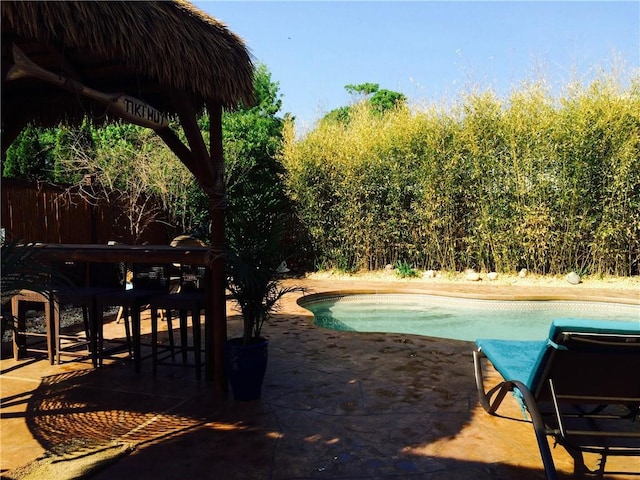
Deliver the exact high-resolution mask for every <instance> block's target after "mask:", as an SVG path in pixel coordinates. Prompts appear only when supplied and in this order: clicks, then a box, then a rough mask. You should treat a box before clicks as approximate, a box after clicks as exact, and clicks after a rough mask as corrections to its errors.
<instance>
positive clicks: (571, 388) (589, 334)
mask: <svg viewBox="0 0 640 480" xmlns="http://www.w3.org/2000/svg"><path fill="white" fill-rule="evenodd" d="M473 359H474V368H475V379H476V386H477V389H478V396H479V399H480V403H481V405H482V407H483V408H484V409H485V410H486V411H487V412H488V413H490V414H492V415H498V414H497V410H498V408H499V407H500V405H501V403H502V401H503V400H504V398H505V396H506V395H507V393H509V392H513V393H514V395H515V396H516V398H517V399H518V401H519V402H520V404H521V406H522V407H523V409H524V410H525V411H526V413H528V416H529V418H530V421H531V423H532V424H533V428H534V431H535V435H536V440H537V443H538V447H539V450H540V454H541V457H542V462H543V465H544V469H545V473H546V476H547V478H548V479H555V478H557V473H556V469H555V465H554V461H553V457H552V455H551V449H550V448H549V442H548V441H547V438H546V437H547V436H549V437H552V438H553V439H554V440H555V442H556V444H559V445H561V446H562V447H564V448H565V450H566V451H567V452H568V453H569V454H570V455H571V457H572V458H573V460H574V475H576V476H585V475H594V476H602V475H604V473H605V464H606V459H607V456H613V455H618V456H640V322H618V321H595V320H582V319H561V320H554V322H553V323H552V325H551V329H550V332H549V338H548V339H547V340H545V341H539V342H538V341H512V340H492V339H488V340H477V341H476V348H475V350H474V352H473ZM483 359H486V360H489V361H490V362H491V363H492V364H493V366H494V368H495V369H496V370H497V371H498V373H500V374H501V375H502V377H503V379H504V381H502V382H500V383H498V384H497V385H495V386H493V387H492V388H490V389H489V390H485V378H484V375H483V363H484V362H483ZM584 453H596V454H599V455H600V457H599V465H598V468H597V469H596V470H590V469H588V468H587V466H586V464H585V460H584ZM636 466H638V467H639V469H640V460H639V461H638V462H637V463H636ZM616 473H626V474H636V475H640V471H628V472H616Z"/></svg>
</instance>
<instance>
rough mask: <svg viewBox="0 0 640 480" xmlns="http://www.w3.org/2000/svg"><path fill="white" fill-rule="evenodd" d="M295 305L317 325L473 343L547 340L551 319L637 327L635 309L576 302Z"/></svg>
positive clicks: (412, 298)
mask: <svg viewBox="0 0 640 480" xmlns="http://www.w3.org/2000/svg"><path fill="white" fill-rule="evenodd" d="M300 305H301V306H302V307H304V308H306V309H308V310H310V311H311V312H312V313H313V314H314V317H315V323H316V325H319V326H321V327H325V328H331V329H334V330H350V331H356V332H390V333H410V334H417V335H426V336H430V337H442V338H451V339H456V340H466V341H474V340H476V339H477V338H500V339H520V340H539V339H544V338H547V334H548V332H549V326H550V324H551V321H552V320H553V319H554V318H586V319H594V320H624V321H629V322H640V305H623V304H616V303H599V302H575V301H504V300H477V299H462V298H453V297H443V296H434V295H415V294H362V295H337V296H330V297H322V296H320V297H312V298H311V299H309V300H306V299H302V300H301V301H300Z"/></svg>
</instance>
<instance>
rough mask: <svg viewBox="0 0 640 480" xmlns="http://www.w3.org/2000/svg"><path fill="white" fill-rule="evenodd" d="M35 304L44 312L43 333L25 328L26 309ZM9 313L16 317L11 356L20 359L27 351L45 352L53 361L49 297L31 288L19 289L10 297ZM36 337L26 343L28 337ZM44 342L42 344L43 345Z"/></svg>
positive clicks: (52, 334) (51, 361) (53, 330)
mask: <svg viewBox="0 0 640 480" xmlns="http://www.w3.org/2000/svg"><path fill="white" fill-rule="evenodd" d="M36 305H41V306H42V308H43V310H44V314H45V319H44V323H45V333H39V332H30V331H27V328H26V323H27V322H26V318H27V311H29V310H30V309H33V308H34V307H35V306H36ZM11 315H12V316H13V318H15V319H16V322H17V323H16V325H15V327H14V329H13V335H12V337H13V358H14V360H20V359H22V358H24V356H25V355H26V354H27V352H28V351H32V352H36V353H45V354H47V357H48V359H49V363H50V364H51V365H53V364H54V363H55V337H54V332H55V328H54V326H53V318H54V315H52V309H51V306H50V303H49V298H48V297H47V296H45V295H44V294H42V293H39V292H34V291H31V290H20V292H18V293H17V294H15V295H13V296H12V297H11ZM29 337H32V338H36V339H37V340H36V341H35V342H33V343H32V344H29V343H28V338H29ZM43 344H44V346H43Z"/></svg>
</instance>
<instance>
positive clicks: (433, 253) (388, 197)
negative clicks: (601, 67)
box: [282, 76, 640, 275]
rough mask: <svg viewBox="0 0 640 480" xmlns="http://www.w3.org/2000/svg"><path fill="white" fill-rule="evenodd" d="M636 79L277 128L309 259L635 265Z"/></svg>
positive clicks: (534, 88) (629, 269)
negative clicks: (300, 132)
mask: <svg viewBox="0 0 640 480" xmlns="http://www.w3.org/2000/svg"><path fill="white" fill-rule="evenodd" d="M639 85H640V80H639V79H638V78H634V79H633V80H632V81H631V83H630V85H629V86H627V87H624V88H623V87H622V86H621V85H620V82H618V81H616V80H615V78H611V77H607V76H603V77H602V78H599V79H597V80H595V81H593V82H592V83H591V84H590V85H588V86H586V87H580V86H578V85H573V86H571V87H570V88H567V89H566V90H565V92H564V93H563V94H562V96H561V98H557V99H556V98H553V97H552V96H551V94H550V93H549V91H548V90H547V89H546V88H545V85H544V83H543V82H536V83H527V84H523V85H521V86H520V87H519V88H518V89H517V90H514V91H513V92H512V93H511V94H510V95H509V96H508V98H506V99H501V98H499V97H498V96H497V95H495V94H494V93H493V92H492V91H490V90H487V91H471V92H468V93H466V94H465V95H464V96H462V97H461V98H460V99H459V101H458V102H457V103H456V104H455V105H453V107H451V108H448V109H446V110H445V109H444V108H438V107H437V106H432V107H429V108H423V109H420V110H411V109H409V108H400V109H398V110H395V111H391V112H388V113H387V114H386V115H383V116H380V115H376V114H375V113H374V112H372V111H370V109H369V108H368V107H367V105H366V104H360V105H357V106H355V107H354V108H353V109H352V112H351V115H350V120H349V122H348V123H341V122H337V121H320V122H319V123H318V125H317V127H316V128H315V129H314V130H312V131H311V132H309V133H308V134H307V135H306V136H305V137H303V138H302V139H296V138H295V134H294V133H295V132H294V129H293V126H292V125H289V126H288V128H286V129H285V145H284V149H283V155H282V161H283V164H284V165H285V167H286V170H287V176H286V177H287V187H288V189H289V193H290V195H291V198H292V199H293V200H294V201H295V204H296V206H297V209H298V215H299V217H300V219H301V222H302V224H303V225H304V226H305V227H306V228H307V233H308V235H309V238H310V239H311V242H312V244H313V249H314V252H315V261H316V263H317V265H318V266H320V267H335V268H339V269H343V270H356V269H377V268H381V267H382V266H384V265H386V264H397V263H398V262H405V263H407V264H410V265H412V266H414V267H416V268H438V269H447V270H460V269H464V268H468V267H474V268H478V269H483V270H498V271H515V270H518V269H520V268H527V269H529V270H531V271H533V272H536V273H564V272H566V271H569V270H577V271H580V272H581V273H593V274H597V273H599V274H617V275H631V274H638V266H639V264H638V262H639V256H640V88H639Z"/></svg>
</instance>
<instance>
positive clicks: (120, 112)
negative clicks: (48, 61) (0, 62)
mask: <svg viewBox="0 0 640 480" xmlns="http://www.w3.org/2000/svg"><path fill="white" fill-rule="evenodd" d="M13 60H14V62H15V63H14V65H13V67H11V69H10V70H9V73H7V78H6V80H18V79H20V78H25V77H32V78H38V79H40V80H43V81H45V82H48V83H50V84H52V85H56V86H58V87H60V88H64V89H66V90H69V91H70V92H73V93H76V94H78V95H83V96H85V97H88V98H92V99H94V100H97V101H99V102H100V103H102V104H104V105H105V106H106V107H107V108H108V109H109V111H110V112H111V113H113V114H114V115H117V116H118V117H120V118H123V119H125V120H127V121H129V122H131V123H135V124H136V125H140V126H142V127H149V128H153V129H154V130H157V129H158V128H162V127H166V126H168V125H169V122H168V121H167V119H166V118H165V116H164V115H162V113H160V112H159V111H158V110H156V109H155V108H153V107H152V106H151V105H148V104H146V103H145V102H143V101H142V100H139V99H137V98H134V97H131V96H129V95H119V94H108V93H102V92H99V91H97V90H94V89H93V88H89V87H87V86H85V85H83V84H82V83H80V82H79V81H77V80H74V79H72V78H66V77H63V76H62V75H56V74H55V73H53V72H50V71H48V70H45V69H44V68H41V67H39V66H38V65H36V63H35V62H33V61H31V59H30V58H29V57H27V56H26V55H25V54H24V52H23V51H22V50H20V47H18V46H17V45H13Z"/></svg>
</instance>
